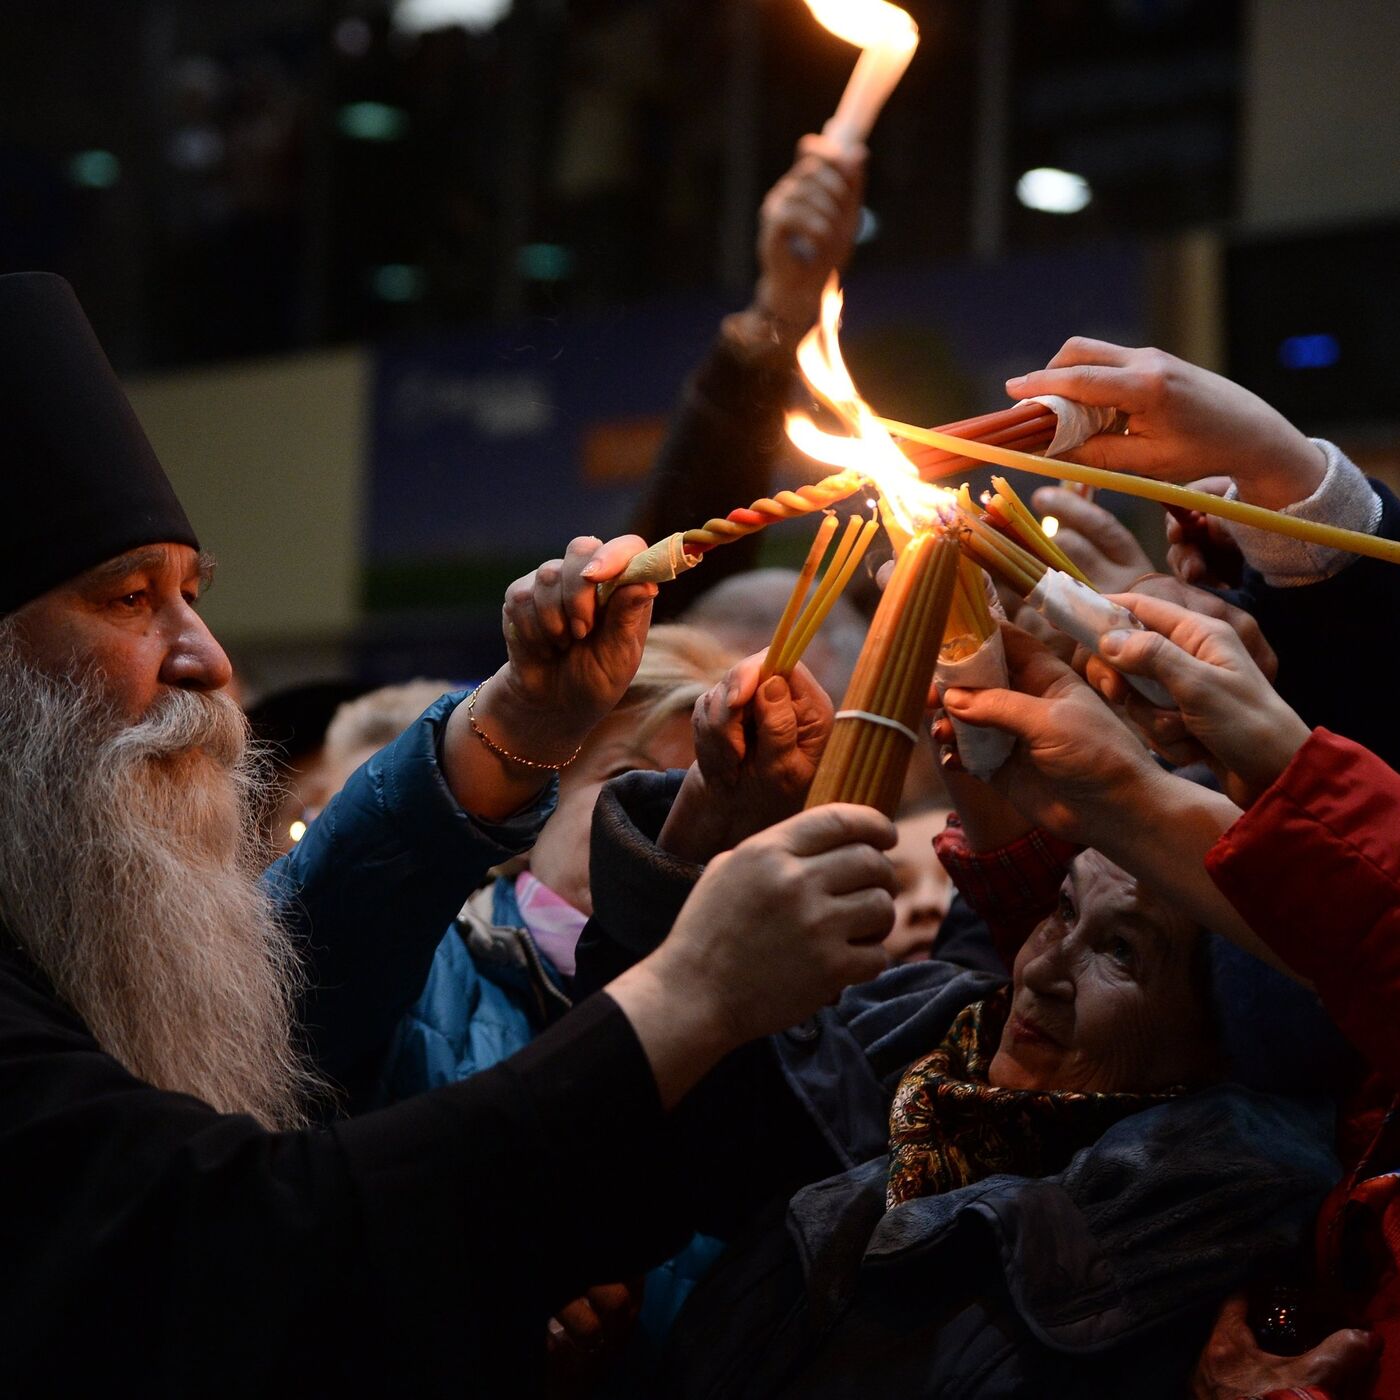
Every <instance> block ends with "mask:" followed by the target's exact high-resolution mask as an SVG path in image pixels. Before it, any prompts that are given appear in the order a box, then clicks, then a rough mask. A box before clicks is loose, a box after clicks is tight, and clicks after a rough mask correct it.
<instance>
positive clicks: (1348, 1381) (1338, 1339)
mask: <svg viewBox="0 0 1400 1400" xmlns="http://www.w3.org/2000/svg"><path fill="white" fill-rule="evenodd" d="M1379 1351H1380V1338H1379V1337H1377V1336H1376V1335H1375V1334H1374V1333H1372V1332H1363V1331H1361V1329H1360V1328H1357V1327H1346V1328H1343V1329H1342V1331H1340V1332H1333V1333H1332V1335H1331V1336H1330V1337H1324V1338H1323V1339H1322V1341H1320V1342H1319V1343H1318V1344H1317V1345H1316V1346H1315V1347H1314V1348H1313V1349H1312V1350H1311V1351H1309V1352H1305V1353H1304V1354H1303V1355H1302V1356H1300V1357H1299V1358H1298V1360H1299V1361H1300V1362H1302V1363H1303V1367H1304V1373H1305V1374H1306V1376H1307V1379H1308V1382H1309V1383H1310V1384H1312V1385H1319V1386H1324V1387H1326V1389H1327V1390H1329V1391H1343V1390H1346V1389H1348V1388H1349V1387H1350V1386H1351V1385H1352V1384H1353V1383H1354V1382H1355V1381H1356V1380H1357V1379H1359V1378H1360V1376H1361V1375H1362V1374H1363V1373H1364V1372H1365V1370H1366V1368H1367V1367H1368V1366H1369V1365H1370V1364H1371V1362H1372V1361H1373V1360H1374V1359H1375V1357H1376V1355H1377V1353H1378V1352H1379Z"/></svg>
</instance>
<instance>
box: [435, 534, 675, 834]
mask: <svg viewBox="0 0 1400 1400" xmlns="http://www.w3.org/2000/svg"><path fill="white" fill-rule="evenodd" d="M645 547H646V546H645V542H644V541H643V540H641V539H640V538H638V537H637V536H636V535H623V536H620V537H619V538H617V539H613V540H609V541H608V542H607V543H606V544H603V543H601V542H600V541H599V540H597V539H594V538H593V537H591V536H583V537H580V538H578V539H575V540H573V541H572V542H571V543H570V544H569V547H568V549H567V550H566V551H565V554H564V557H563V558H562V559H551V560H549V561H547V562H546V563H544V564H541V565H540V567H539V568H538V569H536V570H535V571H534V572H533V573H530V574H527V575H526V576H525V577H524V578H520V579H517V580H516V581H515V582H514V583H513V584H511V586H510V587H509V589H507V590H506V599H505V605H504V608H503V610H502V625H503V630H504V632H505V639H506V652H507V656H508V658H509V659H508V660H507V662H506V664H505V665H504V666H502V667H501V669H500V670H499V671H497V672H496V674H495V675H494V676H491V677H490V678H489V679H488V680H487V681H485V682H484V683H483V685H482V686H481V687H480V689H479V690H478V692H477V695H476V696H475V698H474V700H473V702H472V705H471V707H470V710H469V708H468V706H466V705H461V706H459V707H458V708H457V710H456V711H455V712H454V713H453V715H452V718H451V719H450V720H449V722H448V727H447V739H446V744H445V748H444V758H445V768H446V774H447V780H448V783H449V785H450V786H451V787H452V790H453V793H454V794H455V795H456V797H457V799H458V801H459V802H461V803H462V804H463V806H465V807H466V808H467V810H468V811H471V812H474V813H475V814H476V815H478V816H482V817H485V818H487V819H499V818H501V817H504V816H508V815H509V814H510V813H512V812H514V811H516V810H518V809H519V808H520V807H521V806H523V805H524V804H525V803H526V802H527V801H528V800H529V799H530V797H531V795H532V794H533V793H535V792H537V791H538V790H539V789H540V788H541V787H542V786H543V784H544V782H545V781H546V779H547V778H548V776H549V770H550V769H552V768H558V767H561V766H563V765H565V764H567V763H568V761H569V760H570V759H571V758H572V756H573V755H574V754H575V753H577V751H578V749H579V747H580V746H581V745H582V744H583V742H584V740H585V739H587V738H588V736H589V734H591V733H592V731H593V728H594V726H595V725H596V724H597V723H598V722H599V721H600V720H601V719H603V718H604V716H606V715H607V714H609V713H610V712H611V710H612V708H613V706H614V705H616V704H617V702H618V701H619V700H620V699H621V698H622V695H623V693H624V692H625V691H626V689H627V687H628V685H629V684H630V683H631V680H632V677H633V676H634V675H635V674H636V672H637V666H638V664H639V663H640V661H641V656H642V647H643V646H644V644H645V643H646V636H647V628H648V626H649V624H650V621H651V602H652V599H653V598H654V597H655V596H656V591H657V590H656V585H655V584H652V583H639V584H629V585H627V586H626V587H624V588H619V589H618V590H617V591H616V592H615V593H614V594H613V595H612V597H611V598H609V599H608V602H607V604H606V605H600V604H599V603H598V598H597V585H598V584H600V583H603V582H606V581H607V580H608V579H612V578H616V577H617V576H618V575H619V574H620V573H621V572H622V570H623V569H624V568H625V567H626V566H627V561H628V560H629V559H631V557H632V556H633V555H634V554H636V553H637V552H638V551H639V550H641V549H644V548H645Z"/></svg>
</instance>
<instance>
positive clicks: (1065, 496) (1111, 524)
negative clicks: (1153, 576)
mask: <svg viewBox="0 0 1400 1400" xmlns="http://www.w3.org/2000/svg"><path fill="white" fill-rule="evenodd" d="M1031 502H1032V504H1033V505H1034V506H1035V509H1036V512H1037V513H1038V514H1040V515H1053V516H1054V517H1055V518H1056V519H1057V520H1058V521H1059V522H1060V530H1059V533H1058V534H1057V535H1056V536H1055V543H1056V544H1057V545H1059V546H1060V548H1061V549H1062V550H1064V552H1065V553H1066V554H1068V555H1069V557H1070V558H1071V559H1072V560H1073V561H1074V562H1075V563H1076V564H1077V565H1079V567H1080V568H1081V569H1083V570H1084V572H1085V574H1086V575H1087V576H1088V578H1089V582H1090V583H1092V584H1093V585H1094V587H1095V588H1097V589H1098V590H1099V592H1100V593H1121V592H1122V591H1123V590H1124V589H1126V588H1131V587H1132V586H1133V584H1134V583H1136V582H1137V581H1138V579H1140V578H1141V577H1142V576H1143V575H1144V574H1149V573H1151V572H1152V561H1151V560H1150V559H1149V558H1148V557H1147V552H1146V550H1144V549H1143V547H1142V546H1141V545H1140V544H1139V543H1138V542H1137V538H1136V537H1135V536H1134V534H1133V532H1132V531H1131V530H1129V529H1128V527H1127V526H1126V525H1124V524H1123V522H1122V521H1121V520H1119V519H1118V517H1117V516H1116V515H1114V514H1113V512H1112V511H1107V510H1105V509H1104V508H1103V507H1102V506H1100V505H1095V504H1094V502H1093V501H1086V500H1085V499H1084V497H1083V496H1081V495H1079V493H1078V492H1076V491H1066V490H1065V489H1064V487H1063V486H1042V487H1041V488H1040V489H1039V490H1038V491H1037V492H1036V493H1035V494H1034V495H1033V496H1032V497H1031Z"/></svg>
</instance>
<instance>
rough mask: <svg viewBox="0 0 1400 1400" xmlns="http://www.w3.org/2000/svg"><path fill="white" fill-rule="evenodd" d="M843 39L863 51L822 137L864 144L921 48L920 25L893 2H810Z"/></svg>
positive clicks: (814, 10) (855, 0)
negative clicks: (917, 50) (919, 47)
mask: <svg viewBox="0 0 1400 1400" xmlns="http://www.w3.org/2000/svg"><path fill="white" fill-rule="evenodd" d="M807 6H808V8H809V9H810V10H811V11H812V13H813V14H814V15H815V16H816V17H817V19H818V21H819V22H820V23H821V24H823V25H825V26H826V28H827V29H829V30H830V31H831V32H832V33H833V34H835V35H836V37H837V38H838V39H845V40H846V42H847V43H849V44H854V45H855V46H856V47H857V48H858V49H859V50H860V57H859V58H858V59H857V60H856V66H855V68H854V69H853V70H852V72H851V78H850V81H849V82H848V83H847V84H846V91H845V92H844V93H843V94H842V95H841V101H840V103H839V104H838V105H837V108H836V112H835V115H834V116H833V117H832V118H831V120H830V121H829V122H827V124H826V126H825V127H823V128H822V134H823V135H825V136H829V137H830V138H831V139H832V140H833V141H839V142H840V143H841V144H842V145H843V146H856V145H859V144H860V143H861V142H863V141H864V140H865V139H866V138H867V137H868V136H869V135H870V131H871V128H872V127H873V126H874V125H875V119H876V118H877V117H878V116H879V115H880V109H881V108H882V107H884V105H885V103H886V102H887V101H888V100H889V96H890V94H891V93H892V92H893V91H894V90H895V88H896V87H897V86H898V84H899V80H900V79H901V78H902V77H903V76H904V70H905V69H906V68H908V66H909V60H910V59H911V58H913V57H914V50H915V49H916V48H918V46H919V27H918V25H916V24H915V23H914V21H913V20H912V19H910V18H909V16H908V14H906V13H905V12H904V11H903V10H901V9H900V8H899V6H898V5H891V4H890V3H889V0H807Z"/></svg>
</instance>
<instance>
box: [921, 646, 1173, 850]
mask: <svg viewBox="0 0 1400 1400" xmlns="http://www.w3.org/2000/svg"><path fill="white" fill-rule="evenodd" d="M1002 631H1003V634H1004V637H1005V641H1006V660H1007V666H1008V668H1009V670H1010V673H1011V683H1012V685H1013V686H1014V687H1015V688H1014V689H1012V690H961V689H956V688H950V689H948V690H947V691H945V692H944V694H943V707H944V709H946V710H947V712H948V713H949V714H950V715H952V716H954V717H956V718H957V719H959V720H962V721H965V722H966V723H968V724H990V725H997V726H998V727H1000V728H1002V729H1005V730H1008V731H1009V732H1010V733H1012V734H1015V735H1016V737H1017V738H1018V740H1019V741H1020V742H1019V743H1018V744H1017V745H1016V747H1015V749H1014V750H1013V751H1012V754H1011V757H1010V758H1009V759H1008V760H1007V761H1006V763H1005V764H1003V765H1002V767H1001V769H1000V771H999V772H998V773H997V774H996V776H995V777H994V778H993V779H992V786H993V787H994V788H996V789H997V790H998V791H1000V792H1002V793H1004V794H1005V795H1006V797H1007V798H1009V799H1010V801H1011V802H1012V804H1013V805H1014V806H1015V807H1016V809H1017V810H1018V811H1019V812H1020V813H1021V814H1022V816H1024V817H1025V818H1026V820H1027V821H1029V822H1031V823H1032V824H1033V825H1035V826H1039V827H1043V828H1045V830H1047V831H1050V832H1053V833H1054V834H1055V835H1056V836H1061V837H1064V838H1065V839H1066V840H1069V841H1078V842H1080V843H1082V844H1084V845H1093V844H1094V843H1095V831H1096V823H1097V822H1099V821H1102V820H1108V821H1114V820H1121V817H1122V813H1123V812H1124V811H1125V810H1132V809H1133V807H1134V805H1135V804H1136V803H1137V801H1138V800H1139V799H1138V795H1139V794H1140V793H1141V791H1142V790H1143V789H1144V788H1147V787H1151V786H1152V785H1153V783H1154V781H1155V780H1156V778H1157V777H1158V776H1159V770H1158V769H1157V767H1156V765H1155V764H1154V763H1153V762H1152V760H1151V759H1150V758H1149V757H1148V754H1147V750H1146V749H1145V748H1144V747H1143V746H1142V743H1141V742H1140V741H1139V740H1138V738H1137V737H1136V736H1135V735H1134V734H1132V733H1131V732H1130V731H1129V730H1128V729H1127V727H1126V726H1125V725H1123V724H1122V723H1120V722H1119V720H1118V719H1117V717H1116V716H1115V715H1114V714H1113V712H1112V710H1110V709H1109V708H1108V707H1107V706H1106V705H1105V704H1104V702H1103V701H1102V700H1101V699H1099V697H1098V696H1097V695H1096V694H1095V693H1094V692H1093V691H1092V690H1091V689H1090V688H1089V687H1088V686H1087V685H1085V683H1084V682H1083V681H1082V680H1080V678H1079V677H1078V676H1077V675H1075V673H1074V671H1073V670H1072V669H1071V668H1070V667H1069V666H1067V665H1066V664H1065V663H1064V662H1063V661H1060V660H1059V659H1058V658H1057V657H1055V656H1053V655H1051V653H1050V652H1049V651H1048V650H1047V649H1046V648H1045V647H1043V646H1041V644H1040V643H1039V642H1037V641H1036V640H1035V639H1034V638H1032V637H1029V636H1027V635H1026V634H1025V633H1024V632H1022V631H1020V630H1019V629H1018V628H1016V627H1013V626H1011V625H1010V624H1005V625H1003V628H1002Z"/></svg>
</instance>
